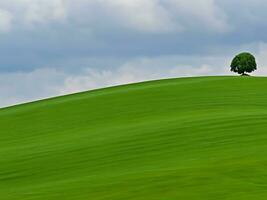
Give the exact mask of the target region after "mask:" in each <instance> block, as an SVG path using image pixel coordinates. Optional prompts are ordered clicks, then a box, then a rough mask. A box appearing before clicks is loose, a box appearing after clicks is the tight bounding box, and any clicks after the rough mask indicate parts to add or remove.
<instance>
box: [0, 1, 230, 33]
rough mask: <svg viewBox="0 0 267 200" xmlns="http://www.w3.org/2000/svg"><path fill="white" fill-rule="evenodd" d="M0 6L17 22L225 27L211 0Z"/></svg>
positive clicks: (150, 28)
mask: <svg viewBox="0 0 267 200" xmlns="http://www.w3.org/2000/svg"><path fill="white" fill-rule="evenodd" d="M0 8H3V9H5V10H8V12H9V13H11V14H12V15H13V16H14V18H15V21H16V22H17V25H20V26H25V25H29V24H30V25H38V24H43V23H52V22H62V21H64V22H66V24H68V25H72V26H73V25H74V24H73V23H75V22H79V21H81V20H82V21H83V23H82V24H83V26H87V27H90V28H91V29H97V27H98V26H99V24H103V25H104V26H105V27H109V28H116V27H117V26H119V27H123V28H127V29H130V30H135V31H140V32H148V33H166V32H180V31H183V30H187V31H190V30H192V29H194V30H195V29H196V28H200V27H201V28H203V27H205V28H206V29H208V30H211V31H216V32H217V31H219V32H224V31H227V30H229V25H228V23H227V19H226V15H225V13H224V12H223V10H222V9H220V8H219V6H217V5H216V3H215V1H214V0H198V1H188V0H164V1H163V0H90V1H86V0H9V1H1V0H0ZM76 25H77V24H76ZM79 25H81V24H79Z"/></svg>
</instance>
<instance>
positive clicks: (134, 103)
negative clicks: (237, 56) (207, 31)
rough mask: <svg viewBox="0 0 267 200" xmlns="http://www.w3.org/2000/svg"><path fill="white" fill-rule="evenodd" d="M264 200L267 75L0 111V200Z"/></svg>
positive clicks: (185, 82) (140, 88)
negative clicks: (266, 76) (265, 76)
mask: <svg viewBox="0 0 267 200" xmlns="http://www.w3.org/2000/svg"><path fill="white" fill-rule="evenodd" d="M87 199H88V200H180V199H181V200H192V199H194V200H199V199H203V200H209V199H210V200H214V199H216V200H220V199H225V200H226V199H227V200H230V199H233V200H239V199H242V200H251V199H253V200H260V199H262V200H266V199H267V78H259V77H202V78H182V79H170V80H161V81H152V82H146V83H139V84H132V85H126V86H119V87H112V88H107V89H101V90H95V91H91V92H85V93H79V94H74V95H69V96H63V97H59V98H54V99H49V100H44V101H39V102H35V103H30V104H24V105H19V106H14V107H10V108H5V109H1V110H0V200H87Z"/></svg>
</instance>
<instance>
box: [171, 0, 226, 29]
mask: <svg viewBox="0 0 267 200" xmlns="http://www.w3.org/2000/svg"><path fill="white" fill-rule="evenodd" d="M167 3H169V4H170V5H171V7H174V8H175V12H176V15H177V17H178V20H179V19H181V18H182V19H183V20H182V21H183V22H184V23H186V24H185V26H187V27H188V26H196V25H197V28H202V29H203V28H204V27H205V28H208V29H211V30H214V31H216V32H227V31H229V30H230V25H229V24H228V23H227V19H226V13H224V12H223V10H222V9H220V8H219V7H218V6H217V5H216V3H215V1H214V0H198V1H188V0H169V1H167ZM203 26H204V27H203ZM188 28H190V27H188ZM191 28H192V27H191Z"/></svg>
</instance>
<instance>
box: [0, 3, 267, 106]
mask: <svg viewBox="0 0 267 200" xmlns="http://www.w3.org/2000/svg"><path fill="white" fill-rule="evenodd" d="M266 9H267V2H266V1H264V0H254V1H251V0H243V1H241V0H237V1H234V2H233V1H230V0H224V1H219V0H198V1H193V0H145V1H144V0H9V1H6V0H0V92H1V97H0V106H7V105H12V104H15V103H21V102H25V101H32V100H36V99H40V98H46V97H51V96H56V95H61V94H66V93H72V92H76V91H81V90H88V89H94V88H99V87H105V86H111V85H118V84H123V83H129V82H136V81H144V80H151V79H158V78H167V77H177V76H193V75H196V76H197V75H220V74H229V71H228V66H229V62H230V60H231V58H232V57H233V56H234V55H235V54H236V53H239V52H240V51H250V52H252V53H254V54H255V55H257V59H258V62H259V66H260V67H259V70H258V71H257V72H256V73H255V74H257V75H266V74H267V69H266V68H265V66H266V64H267V60H266V56H265V55H266V53H267V50H266V49H267V47H266V44H267V34H266V33H267V27H266V26H265V24H266V23H265V19H266V17H267V14H266ZM237 10H238V12H237Z"/></svg>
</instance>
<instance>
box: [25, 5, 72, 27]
mask: <svg viewBox="0 0 267 200" xmlns="http://www.w3.org/2000/svg"><path fill="white" fill-rule="evenodd" d="M21 3H23V4H24V5H26V6H25V13H24V19H25V22H26V23H29V24H33V23H45V22H49V21H62V20H64V19H65V18H66V15H67V13H66V12H67V11H66V5H65V3H64V0H21Z"/></svg>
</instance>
